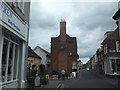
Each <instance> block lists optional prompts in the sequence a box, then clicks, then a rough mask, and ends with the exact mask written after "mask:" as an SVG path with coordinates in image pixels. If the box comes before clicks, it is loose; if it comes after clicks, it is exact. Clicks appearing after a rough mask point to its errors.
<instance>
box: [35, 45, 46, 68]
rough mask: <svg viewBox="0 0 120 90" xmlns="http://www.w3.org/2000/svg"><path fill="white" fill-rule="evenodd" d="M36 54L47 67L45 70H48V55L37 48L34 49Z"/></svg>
mask: <svg viewBox="0 0 120 90" xmlns="http://www.w3.org/2000/svg"><path fill="white" fill-rule="evenodd" d="M34 52H35V53H36V54H37V55H38V56H40V57H41V58H42V59H41V64H44V65H45V69H47V61H46V60H47V58H46V55H47V54H46V53H45V52H43V50H41V49H40V48H39V47H37V48H35V49H34Z"/></svg>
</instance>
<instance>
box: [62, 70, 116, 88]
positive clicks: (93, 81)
mask: <svg viewBox="0 0 120 90" xmlns="http://www.w3.org/2000/svg"><path fill="white" fill-rule="evenodd" d="M78 77H79V78H75V79H66V80H65V81H63V82H62V87H63V88H116V87H115V86H114V85H113V84H111V83H110V82H108V81H107V80H106V79H105V78H101V77H99V76H97V75H96V74H95V73H93V72H92V71H86V70H85V69H83V70H81V71H80V75H79V76H78Z"/></svg>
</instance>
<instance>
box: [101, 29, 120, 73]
mask: <svg viewBox="0 0 120 90" xmlns="http://www.w3.org/2000/svg"><path fill="white" fill-rule="evenodd" d="M102 45H103V57H104V65H105V66H104V68H105V74H106V75H112V74H114V72H116V73H117V74H120V51H119V41H118V28H117V29H116V30H115V31H114V32H112V33H111V34H110V35H108V36H107V37H106V38H105V40H104V41H103V42H102Z"/></svg>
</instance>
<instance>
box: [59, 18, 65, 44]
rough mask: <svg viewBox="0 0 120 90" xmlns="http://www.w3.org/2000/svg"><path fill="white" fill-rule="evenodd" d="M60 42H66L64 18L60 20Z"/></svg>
mask: <svg viewBox="0 0 120 90" xmlns="http://www.w3.org/2000/svg"><path fill="white" fill-rule="evenodd" d="M60 42H62V43H64V42H66V21H65V20H64V19H61V22H60Z"/></svg>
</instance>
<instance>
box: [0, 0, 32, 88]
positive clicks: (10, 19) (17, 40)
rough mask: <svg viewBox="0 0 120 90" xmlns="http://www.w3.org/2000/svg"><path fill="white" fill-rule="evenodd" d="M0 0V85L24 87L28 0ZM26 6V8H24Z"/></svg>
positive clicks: (25, 82) (3, 86) (4, 86)
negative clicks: (26, 0)
mask: <svg viewBox="0 0 120 90" xmlns="http://www.w3.org/2000/svg"><path fill="white" fill-rule="evenodd" d="M19 1H20V2H15V0H11V2H9V0H0V78H1V80H0V87H1V88H2V89H3V90H4V88H25V87H26V84H27V80H26V69H27V67H26V65H27V61H26V59H27V47H28V32H29V12H30V2H23V0H19ZM25 7H26V8H25Z"/></svg>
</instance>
